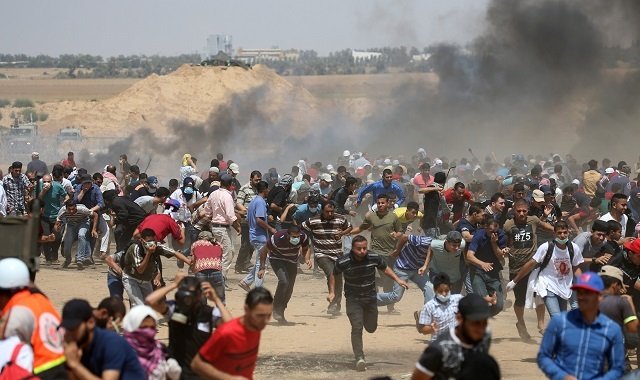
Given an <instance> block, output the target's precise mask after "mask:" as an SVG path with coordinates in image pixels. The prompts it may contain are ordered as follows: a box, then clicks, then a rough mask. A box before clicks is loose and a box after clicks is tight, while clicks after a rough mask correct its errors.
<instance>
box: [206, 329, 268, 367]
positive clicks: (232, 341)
mask: <svg viewBox="0 0 640 380" xmlns="http://www.w3.org/2000/svg"><path fill="white" fill-rule="evenodd" d="M240 318H242V317H240ZM240 318H236V319H233V320H231V321H229V322H227V323H224V324H222V325H221V326H219V327H218V328H217V329H216V330H215V332H214V333H213V335H211V337H210V338H209V339H208V340H207V341H206V343H205V344H204V345H203V346H202V347H201V348H200V351H199V353H200V357H202V359H204V360H206V361H207V362H209V363H210V364H211V365H213V366H214V367H216V369H218V370H220V371H222V372H225V373H228V374H230V375H232V376H244V377H246V378H247V379H253V370H254V369H255V368H256V361H257V360H258V346H259V345H260V331H250V330H249V329H247V328H246V327H245V325H243V324H242V323H241V322H240Z"/></svg>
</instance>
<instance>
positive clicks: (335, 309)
mask: <svg viewBox="0 0 640 380" xmlns="http://www.w3.org/2000/svg"><path fill="white" fill-rule="evenodd" d="M327 314H330V315H340V314H341V313H340V309H339V308H338V307H337V306H336V305H329V307H328V308H327Z"/></svg>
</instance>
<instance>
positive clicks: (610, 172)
mask: <svg viewBox="0 0 640 380" xmlns="http://www.w3.org/2000/svg"><path fill="white" fill-rule="evenodd" d="M614 172H615V170H614V169H613V168H606V169H604V174H613V173H614Z"/></svg>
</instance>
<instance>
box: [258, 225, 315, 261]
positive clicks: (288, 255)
mask: <svg viewBox="0 0 640 380" xmlns="http://www.w3.org/2000/svg"><path fill="white" fill-rule="evenodd" d="M307 247H309V237H308V236H307V235H306V234H305V233H304V232H302V233H300V242H299V243H298V244H296V245H293V244H291V242H290V241H289V233H288V232H287V231H286V230H284V231H278V232H276V233H275V234H273V235H271V238H270V239H269V240H268V241H267V248H268V249H269V251H270V252H271V253H270V254H269V260H282V261H288V262H291V263H297V262H298V256H299V255H300V248H303V249H306V248H307Z"/></svg>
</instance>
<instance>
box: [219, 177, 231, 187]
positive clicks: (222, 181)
mask: <svg viewBox="0 0 640 380" xmlns="http://www.w3.org/2000/svg"><path fill="white" fill-rule="evenodd" d="M231 182H233V177H232V176H231V175H230V174H223V175H222V176H220V184H221V185H225V186H228V185H231Z"/></svg>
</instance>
